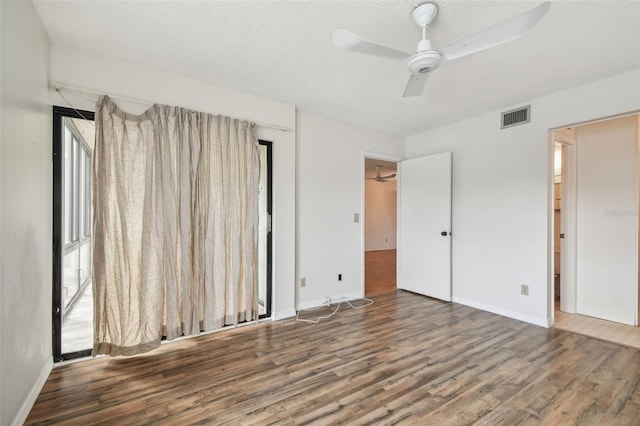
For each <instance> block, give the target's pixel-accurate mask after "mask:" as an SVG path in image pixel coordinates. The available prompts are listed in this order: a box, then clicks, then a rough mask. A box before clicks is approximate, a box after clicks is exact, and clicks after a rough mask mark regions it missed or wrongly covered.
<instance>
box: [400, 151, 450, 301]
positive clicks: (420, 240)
mask: <svg viewBox="0 0 640 426" xmlns="http://www.w3.org/2000/svg"><path fill="white" fill-rule="evenodd" d="M398 175H399V182H398V185H399V190H398V206H399V212H398V213H399V221H398V236H399V237H398V240H399V241H398V243H399V249H398V288H401V289H403V290H409V291H412V292H415V293H419V294H423V295H425V296H430V297H434V298H437V299H441V300H446V301H451V153H450V152H443V153H441V154H435V155H430V156H427V157H420V158H414V159H411V160H405V161H403V162H401V163H399V173H398Z"/></svg>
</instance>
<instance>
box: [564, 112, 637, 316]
mask: <svg viewBox="0 0 640 426" xmlns="http://www.w3.org/2000/svg"><path fill="white" fill-rule="evenodd" d="M637 126H638V119H637V117H636V116H628V117H623V118H618V119H615V120H607V121H601V122H599V123H593V124H589V125H585V126H578V127H577V128H576V136H577V137H576V139H577V162H578V164H577V188H578V194H577V212H576V223H577V234H576V235H577V246H578V250H577V262H576V273H577V306H576V309H577V312H578V313H579V314H584V315H589V316H592V317H596V318H603V319H606V320H610V321H617V322H622V323H626V324H630V325H635V320H636V312H635V309H636V289H637V286H638V273H637V259H638V238H637V231H638V229H637V225H638V197H637V191H638V186H637V183H638V128H637Z"/></svg>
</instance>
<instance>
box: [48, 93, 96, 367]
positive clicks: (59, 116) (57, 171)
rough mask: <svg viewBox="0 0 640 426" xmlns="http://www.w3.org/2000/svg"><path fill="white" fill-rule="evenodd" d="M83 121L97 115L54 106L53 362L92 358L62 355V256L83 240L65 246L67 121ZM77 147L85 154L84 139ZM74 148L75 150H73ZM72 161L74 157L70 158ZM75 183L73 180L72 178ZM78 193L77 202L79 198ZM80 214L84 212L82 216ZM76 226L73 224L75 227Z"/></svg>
mask: <svg viewBox="0 0 640 426" xmlns="http://www.w3.org/2000/svg"><path fill="white" fill-rule="evenodd" d="M65 117H69V118H80V119H88V120H94V119H95V118H94V117H95V114H94V113H93V112H92V111H79V110H76V109H72V108H65V107H59V106H54V107H53V212H52V213H53V214H52V216H53V241H52V249H53V260H52V261H53V264H52V272H53V291H52V317H53V318H52V319H53V323H52V337H53V338H52V345H53V361H54V362H58V361H65V360H70V359H75V358H81V357H86V356H89V355H91V349H88V350H84V351H78V352H71V353H62V333H61V331H62V315H63V312H62V274H63V265H62V260H63V254H64V251H65V249H68V248H69V247H72V246H73V245H76V244H79V242H80V240H81V238H78V239H77V240H76V241H72V242H70V243H69V244H65V236H64V235H62V232H63V230H64V224H63V221H64V219H65V218H64V216H63V211H64V210H63V205H62V200H63V198H64V197H63V191H64V129H65V125H64V118H65ZM71 133H72V138H76V137H77V135H74V134H73V131H72V132H71ZM78 142H79V144H78V147H79V148H80V149H81V150H82V151H83V152H84V151H85V149H86V147H84V146H83V145H84V144H82V142H81V139H79V140H78ZM73 145H74V144H73V142H72V143H71V146H73ZM72 149H73V148H72ZM71 158H73V156H72V157H71ZM72 181H73V178H72ZM79 198H80V197H79V194H78V199H79ZM79 214H81V213H79ZM72 227H73V225H72ZM80 233H81V232H80V229H78V235H80Z"/></svg>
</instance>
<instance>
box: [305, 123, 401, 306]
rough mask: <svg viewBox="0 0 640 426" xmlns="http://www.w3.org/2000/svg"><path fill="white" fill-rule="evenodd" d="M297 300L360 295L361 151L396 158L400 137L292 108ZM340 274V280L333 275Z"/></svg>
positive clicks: (309, 303) (310, 303)
mask: <svg viewBox="0 0 640 426" xmlns="http://www.w3.org/2000/svg"><path fill="white" fill-rule="evenodd" d="M296 131H297V143H298V149H297V155H298V160H297V164H298V170H297V183H298V186H297V191H296V193H297V196H296V198H297V203H298V204H297V259H296V264H297V267H296V276H297V278H298V283H299V282H300V278H301V277H305V278H306V284H307V285H306V287H304V288H301V287H300V286H299V285H298V287H297V298H296V302H297V304H298V306H301V307H310V306H317V305H319V304H321V303H322V302H323V301H324V298H325V297H331V298H334V299H335V298H339V297H341V296H345V295H346V296H354V297H360V296H362V294H363V291H364V287H363V285H364V276H363V253H364V243H363V239H362V235H363V226H362V225H363V222H362V221H360V222H358V223H355V222H354V214H355V213H358V214H360V216H362V214H363V213H364V212H363V211H362V208H363V207H362V204H363V199H362V197H363V191H364V173H363V167H364V153H365V152H366V153H375V154H381V155H388V156H395V157H398V158H402V156H403V155H404V144H403V141H402V139H401V138H399V137H395V136H391V135H385V134H381V133H378V132H373V131H369V130H365V129H362V128H359V127H355V126H350V125H347V124H342V123H338V122H336V121H332V120H329V119H325V118H322V117H319V116H316V115H312V114H309V113H305V112H302V111H299V112H298V121H297V127H296ZM338 274H342V281H338Z"/></svg>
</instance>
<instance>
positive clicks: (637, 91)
mask: <svg viewBox="0 0 640 426" xmlns="http://www.w3.org/2000/svg"><path fill="white" fill-rule="evenodd" d="M532 78H534V77H532ZM532 84H535V81H532ZM527 104H531V123H529V124H526V125H521V126H517V127H513V128H510V129H506V130H500V112H501V111H505V110H509V109H512V108H514V107H518V106H522V105H527ZM639 108H640V70H635V71H632V72H627V73H624V74H620V75H618V76H615V77H612V78H608V79H604V80H600V81H597V82H594V83H591V84H587V85H584V86H580V87H576V88H574V89H570V90H566V91H563V92H559V93H555V94H551V95H548V96H545V97H541V98H537V99H533V100H530V101H526V102H522V103H521V104H518V105H506V106H505V108H504V109H502V110H501V111H492V112H488V113H487V114H484V115H482V116H479V117H475V118H472V119H468V120H464V121H460V122H457V123H453V124H451V125H448V126H444V127H441V128H438V129H433V130H430V131H426V132H423V133H420V134H416V135H413V136H410V137H408V138H407V157H408V158H413V157H419V156H423V155H428V154H433V153H438V152H443V151H452V152H453V190H452V191H453V198H452V204H453V206H452V207H453V212H452V232H453V239H452V263H453V265H452V281H453V283H452V286H453V300H454V301H457V302H459V303H463V304H467V305H470V306H475V307H478V308H480V309H485V310H488V311H491V312H496V313H499V314H502V315H506V316H510V317H513V318H517V319H521V320H524V321H528V322H531V323H534V324H540V325H548V324H549V322H550V321H551V317H552V315H553V311H552V305H551V301H550V297H549V294H550V291H551V285H552V280H551V277H552V272H553V271H552V270H551V264H552V258H553V239H552V234H551V223H552V221H553V216H552V214H551V206H552V204H551V203H552V201H553V198H552V195H553V192H552V190H553V170H552V158H553V143H551V142H550V141H549V134H548V133H549V129H552V128H559V127H566V126H567V125H569V124H575V123H579V122H584V121H589V120H594V119H597V118H601V117H607V116H612V115H616V114H620V113H623V112H628V111H633V110H638V109H639ZM520 284H528V285H529V296H522V295H520Z"/></svg>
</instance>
